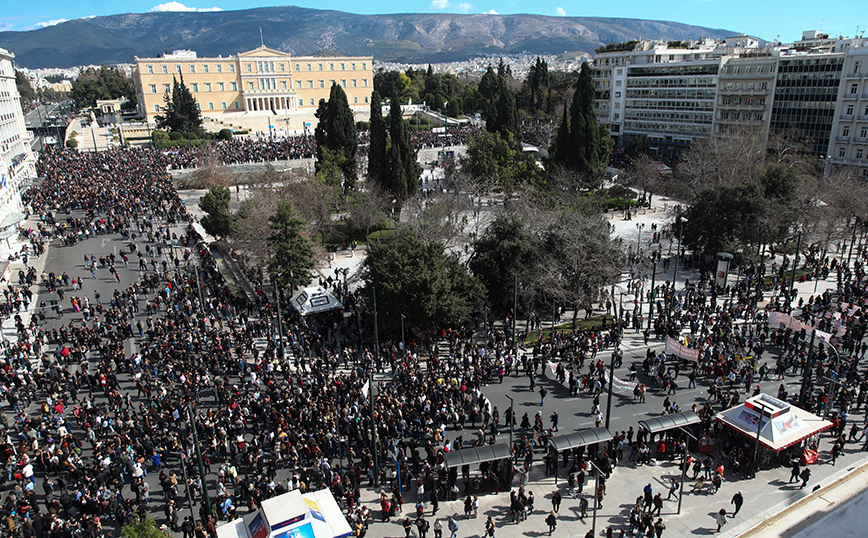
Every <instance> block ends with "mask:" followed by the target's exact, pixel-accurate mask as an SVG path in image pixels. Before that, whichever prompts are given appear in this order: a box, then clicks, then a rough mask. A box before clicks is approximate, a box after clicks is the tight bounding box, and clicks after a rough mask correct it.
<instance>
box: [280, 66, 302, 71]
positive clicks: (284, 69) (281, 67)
mask: <svg viewBox="0 0 868 538" xmlns="http://www.w3.org/2000/svg"><path fill="white" fill-rule="evenodd" d="M296 67H298V66H296ZM280 70H281V71H282V72H285V71H286V65H285V64H280Z"/></svg>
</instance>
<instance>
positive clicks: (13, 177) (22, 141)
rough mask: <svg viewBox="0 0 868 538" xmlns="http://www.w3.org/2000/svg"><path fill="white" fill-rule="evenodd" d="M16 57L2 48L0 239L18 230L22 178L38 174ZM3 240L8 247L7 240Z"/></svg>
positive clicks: (0, 93) (0, 87)
mask: <svg viewBox="0 0 868 538" xmlns="http://www.w3.org/2000/svg"><path fill="white" fill-rule="evenodd" d="M14 58H15V55H14V54H12V53H11V52H9V51H7V50H5V49H0V239H3V238H8V237H9V236H10V235H11V233H12V232H14V228H13V227H11V226H12V224H14V222H12V221H11V220H10V219H14V218H16V217H17V214H20V212H21V192H20V190H21V187H22V182H23V181H24V180H25V179H31V178H34V177H36V157H35V156H34V154H33V151H32V150H31V148H30V134H29V133H28V132H27V126H26V124H25V122H24V112H23V111H22V109H21V98H20V96H19V95H18V87H17V85H16V84H15V68H14V67H13V65H12V60H13V59H14ZM19 220H20V219H19ZM0 244H2V245H3V247H5V242H3V243H0ZM0 252H3V249H2V247H0Z"/></svg>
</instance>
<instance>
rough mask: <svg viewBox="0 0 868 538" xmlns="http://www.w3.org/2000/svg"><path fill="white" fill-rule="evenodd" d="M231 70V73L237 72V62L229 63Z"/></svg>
mask: <svg viewBox="0 0 868 538" xmlns="http://www.w3.org/2000/svg"><path fill="white" fill-rule="evenodd" d="M229 72H230V73H234V72H235V64H229Z"/></svg>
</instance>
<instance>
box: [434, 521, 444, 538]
mask: <svg viewBox="0 0 868 538" xmlns="http://www.w3.org/2000/svg"><path fill="white" fill-rule="evenodd" d="M434 538H443V523H442V522H441V519H440V518H439V517H438V518H437V519H435V520H434Z"/></svg>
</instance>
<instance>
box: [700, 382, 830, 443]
mask: <svg viewBox="0 0 868 538" xmlns="http://www.w3.org/2000/svg"><path fill="white" fill-rule="evenodd" d="M715 418H716V419H717V421H718V422H720V423H722V424H725V425H726V426H729V427H730V428H733V429H734V430H737V431H739V432H741V433H742V434H743V435H744V436H746V437H749V438H751V439H754V440H756V438H757V429H759V442H760V444H761V445H763V446H764V447H766V448H768V449H769V450H772V451H774V452H780V451H782V450H784V449H786V448H789V447H791V446H793V445H795V444H797V443H800V442H802V441H804V440H805V439H807V438H808V437H811V436H813V435H816V434H818V433H820V432H823V431H826V430H828V429H829V428H831V427H832V423H831V422H829V421H828V420H823V419H822V418H821V417H818V416H817V415H814V414H813V413H809V412H808V411H805V410H804V409H802V408H799V407H796V406H794V405H790V404H788V403H786V402H783V401H781V400H778V399H777V398H773V397H771V396H769V395H767V394H758V395H756V396H754V397H753V398H748V399H747V400H746V401H745V402H744V403H743V404H742V405H737V406H735V407H731V408H729V409H727V410H726V411H723V412H721V413H718V415H717V416H716V417H715ZM760 421H762V422H760Z"/></svg>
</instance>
